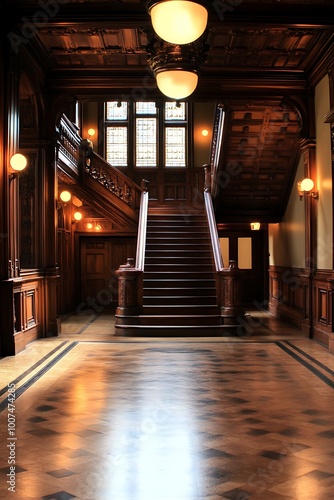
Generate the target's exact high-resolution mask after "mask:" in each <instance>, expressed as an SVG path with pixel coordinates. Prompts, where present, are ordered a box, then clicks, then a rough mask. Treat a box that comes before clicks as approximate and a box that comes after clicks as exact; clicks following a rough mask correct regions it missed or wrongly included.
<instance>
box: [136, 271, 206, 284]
mask: <svg viewBox="0 0 334 500" xmlns="http://www.w3.org/2000/svg"><path fill="white" fill-rule="evenodd" d="M189 279H195V280H197V281H199V280H204V281H206V280H210V281H211V283H212V282H215V275H214V273H213V271H212V269H211V272H210V273H209V272H206V271H202V270H200V271H199V270H197V271H196V272H194V271H191V270H188V271H184V270H183V269H182V270H179V271H160V272H159V271H158V270H155V271H154V270H150V271H149V270H148V269H145V272H144V283H146V281H147V280H158V281H161V283H165V282H166V281H167V280H177V281H181V280H189Z"/></svg>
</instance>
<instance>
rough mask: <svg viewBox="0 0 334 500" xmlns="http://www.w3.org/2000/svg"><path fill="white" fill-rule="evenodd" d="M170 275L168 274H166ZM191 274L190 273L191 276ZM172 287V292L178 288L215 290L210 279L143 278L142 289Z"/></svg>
mask: <svg viewBox="0 0 334 500" xmlns="http://www.w3.org/2000/svg"><path fill="white" fill-rule="evenodd" d="M168 274H170V273H168ZM192 274H193V273H191V275H192ZM171 287H173V288H174V290H175V289H176V290H178V289H179V288H188V289H190V290H197V289H198V290H202V289H207V288H208V289H210V288H213V289H215V280H214V278H212V279H209V278H208V279H186V278H184V279H164V280H161V278H160V279H154V278H145V277H144V288H145V289H146V290H150V289H152V290H161V289H165V288H169V289H170V288H171Z"/></svg>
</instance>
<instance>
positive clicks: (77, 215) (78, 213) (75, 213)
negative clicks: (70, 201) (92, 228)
mask: <svg viewBox="0 0 334 500" xmlns="http://www.w3.org/2000/svg"><path fill="white" fill-rule="evenodd" d="M73 218H74V220H76V221H79V220H81V219H82V213H81V212H74V214H73Z"/></svg>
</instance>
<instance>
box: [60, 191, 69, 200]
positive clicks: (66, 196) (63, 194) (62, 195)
mask: <svg viewBox="0 0 334 500" xmlns="http://www.w3.org/2000/svg"><path fill="white" fill-rule="evenodd" d="M59 197H60V199H61V201H63V202H64V203H66V202H67V201H70V199H71V197H72V195H71V193H70V192H69V191H62V192H61V193H60V195H59Z"/></svg>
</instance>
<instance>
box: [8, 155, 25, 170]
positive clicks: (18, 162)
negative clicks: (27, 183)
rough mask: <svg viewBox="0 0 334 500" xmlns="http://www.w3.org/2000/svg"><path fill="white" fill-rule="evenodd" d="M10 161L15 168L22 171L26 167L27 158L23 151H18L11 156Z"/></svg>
mask: <svg viewBox="0 0 334 500" xmlns="http://www.w3.org/2000/svg"><path fill="white" fill-rule="evenodd" d="M9 163H10V166H11V167H12V169H13V170H15V171H16V172H20V171H21V170H24V169H25V168H26V166H27V158H26V157H25V156H24V155H21V153H16V154H15V155H13V156H12V157H11V159H10V162H9Z"/></svg>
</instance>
